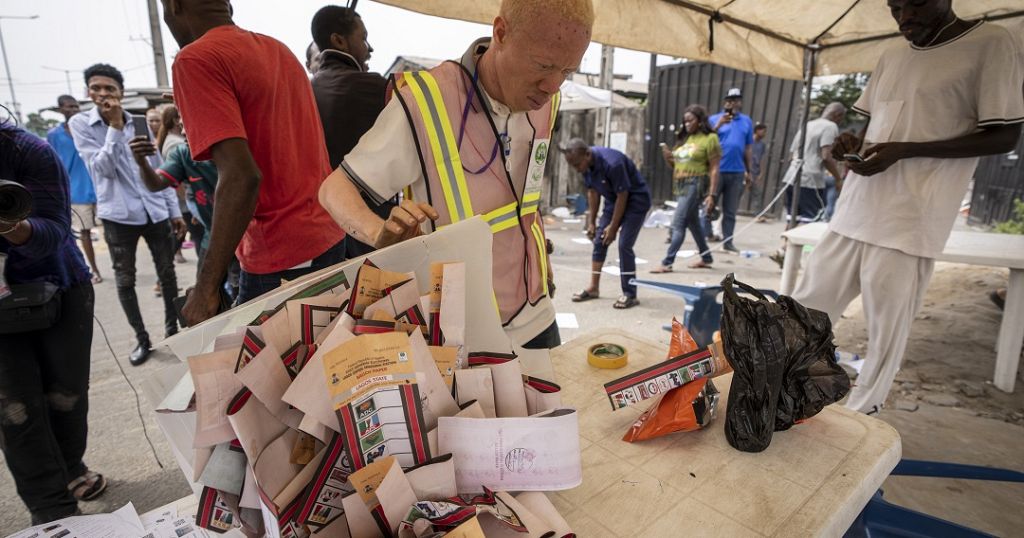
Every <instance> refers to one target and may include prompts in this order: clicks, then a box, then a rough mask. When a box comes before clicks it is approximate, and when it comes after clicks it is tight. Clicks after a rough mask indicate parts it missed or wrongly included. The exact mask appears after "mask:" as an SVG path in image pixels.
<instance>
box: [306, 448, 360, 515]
mask: <svg viewBox="0 0 1024 538" xmlns="http://www.w3.org/2000/svg"><path fill="white" fill-rule="evenodd" d="M353 470H354V469H353V468H352V462H351V461H350V460H349V458H348V455H347V454H346V453H345V446H344V442H343V441H342V438H341V436H340V435H338V434H335V435H334V436H333V438H332V439H331V442H330V444H328V445H327V449H326V451H325V454H324V457H323V459H321V460H320V464H319V465H318V466H317V468H316V472H315V473H314V474H313V480H312V481H311V482H310V484H309V486H307V489H306V491H305V492H303V494H302V495H301V496H300V498H301V499H303V501H302V505H301V506H300V507H299V512H298V515H297V517H296V521H297V522H298V523H300V524H305V525H308V526H309V527H311V528H313V529H314V532H315V531H317V530H319V529H322V528H324V527H327V526H328V525H330V524H331V523H332V522H333V521H334V520H336V519H337V518H339V517H341V516H343V515H345V510H344V509H343V507H342V504H341V499H342V498H343V497H344V496H346V495H348V494H350V493H352V492H353V491H354V490H353V489H352V486H351V485H350V484H349V482H348V476H349V475H350V474H352V471H353Z"/></svg>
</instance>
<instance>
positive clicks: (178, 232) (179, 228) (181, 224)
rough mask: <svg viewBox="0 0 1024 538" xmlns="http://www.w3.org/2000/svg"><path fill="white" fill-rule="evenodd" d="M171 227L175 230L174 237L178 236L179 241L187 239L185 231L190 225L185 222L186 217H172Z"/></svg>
mask: <svg viewBox="0 0 1024 538" xmlns="http://www.w3.org/2000/svg"><path fill="white" fill-rule="evenodd" d="M171 228H172V229H173V230H174V237H177V238H178V241H181V240H182V239H185V232H187V231H188V226H187V225H186V224H185V219H183V218H181V217H174V218H172V219H171Z"/></svg>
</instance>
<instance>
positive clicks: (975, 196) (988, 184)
mask: <svg viewBox="0 0 1024 538" xmlns="http://www.w3.org/2000/svg"><path fill="white" fill-rule="evenodd" d="M1021 161H1024V137H1022V138H1021V139H1020V140H1018V141H1017V149H1016V150H1015V151H1013V152H1011V153H1006V154H1003V155H993V156H991V157H985V158H983V159H981V162H980V163H978V169H977V171H975V172H974V190H973V192H972V193H971V212H970V216H969V217H968V222H970V223H971V224H995V223H997V222H1002V221H1004V220H1007V219H1009V218H1010V215H1011V214H1012V213H1013V201H1014V200H1019V199H1021V198H1024V162H1021Z"/></svg>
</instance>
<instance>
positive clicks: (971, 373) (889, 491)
mask: <svg viewBox="0 0 1024 538" xmlns="http://www.w3.org/2000/svg"><path fill="white" fill-rule="evenodd" d="M748 223H749V221H747V220H745V219H741V222H740V224H739V227H740V228H743V227H744V226H746V225H747V224H748ZM581 226H582V225H581V224H580V223H574V222H564V221H563V220H562V219H553V218H551V219H549V224H548V233H549V236H550V237H551V239H552V240H553V241H554V242H555V245H556V250H555V254H554V255H553V256H552V262H553V264H554V272H555V279H556V283H557V286H558V291H557V294H556V297H555V306H556V310H557V311H558V312H559V313H562V314H564V316H563V318H565V322H566V324H565V325H564V326H563V328H562V331H561V332H562V338H563V341H568V340H569V339H571V338H573V337H574V336H576V335H577V334H581V333H582V332H585V331H589V330H591V329H594V328H598V327H603V326H615V327H620V328H624V329H626V330H630V331H632V332H635V333H636V334H638V335H641V336H644V337H647V338H651V339H654V340H656V341H659V342H663V343H665V344H666V345H667V341H668V339H667V334H668V333H666V332H665V331H663V330H662V326H663V325H665V324H667V323H668V322H669V321H670V320H671V317H672V315H673V314H676V315H681V314H682V309H683V303H682V300H681V299H679V298H676V297H673V296H671V295H668V294H664V293H659V292H656V291H652V290H641V291H640V299H641V305H640V306H638V307H636V308H634V309H632V310H629V311H626V312H621V311H617V310H614V309H612V307H611V303H612V302H613V301H614V299H615V297H617V296H618V294H619V290H618V287H619V286H618V277H616V276H613V275H608V274H606V275H603V278H602V289H601V291H602V297H601V298H600V299H597V300H595V301H591V302H588V303H583V304H577V303H572V302H571V301H570V296H571V295H572V293H573V292H574V291H578V290H579V289H582V288H583V286H584V285H585V284H586V282H587V281H588V280H589V278H590V269H589V268H590V251H591V247H590V245H589V244H582V243H580V242H579V240H581V239H584V238H585V237H584V236H583V235H582V232H581V229H582V228H581ZM781 230H782V224H781V223H767V224H752V225H750V226H749V228H748V229H747V230H746V231H744V232H743V233H742V235H741V236H740V237H739V238H738V239H737V241H736V242H737V245H738V246H739V248H741V249H745V250H754V251H759V252H761V253H762V254H765V255H766V254H767V253H768V252H770V251H771V250H773V249H774V248H776V247H777V246H778V234H779V232H780V231H781ZM665 237H666V231H665V230H664V229H646V230H644V231H643V232H642V233H641V235H640V240H639V242H638V243H637V247H636V252H637V255H638V256H639V257H640V258H641V260H643V261H644V262H645V263H640V264H639V266H638V270H639V273H640V274H639V277H640V278H642V279H652V280H653V279H657V280H662V281H667V282H675V283H680V284H690V285H692V284H694V283H698V282H699V283H706V284H715V283H717V282H719V281H720V280H721V278H722V277H723V276H724V275H725V274H726V273H728V272H735V273H736V275H737V277H738V278H739V279H740V280H742V281H744V282H748V283H750V284H753V285H755V286H757V287H759V288H776V287H777V286H778V282H779V277H780V275H781V271H780V270H779V268H778V266H777V265H776V264H775V263H774V262H772V261H770V260H768V259H767V257H764V256H762V257H760V258H749V259H748V258H741V257H739V256H736V255H730V254H723V253H718V254H716V263H715V268H714V269H712V270H685V269H682V270H679V271H678V272H676V273H673V274H670V275H650V274H648V273H647V271H648V270H649V269H650V268H651V267H653V266H654V265H655V264H657V263H658V261H659V260H660V258H661V257H662V256H663V255H664V251H665V247H666V245H665V243H664V240H665ZM574 240H575V241H574ZM615 248H616V247H615V246H614V245H613V246H612V249H611V252H610V254H609V257H608V265H615V264H617V255H616V253H615V252H616V250H615ZM693 248H694V247H693V243H692V241H691V240H687V242H686V243H685V244H684V246H683V249H684V250H686V249H693ZM97 249H98V250H97V254H98V259H99V260H100V266H101V270H102V271H103V274H104V276H105V277H106V278H107V280H106V281H105V282H104V283H102V284H100V285H99V286H97V287H96V291H97V293H96V296H97V302H96V316H97V318H98V319H99V320H100V322H102V325H103V327H104V328H105V329H106V331H107V334H108V336H109V338H110V344H111V346H112V347H113V351H114V354H115V355H116V360H118V361H119V362H120V364H122V365H123V368H124V369H125V372H126V373H127V375H128V379H129V380H131V381H132V382H133V383H134V384H135V385H136V386H138V383H139V382H141V381H142V380H143V379H145V378H147V377H149V376H151V375H152V374H153V373H154V372H156V371H157V370H158V369H160V368H163V367H166V366H167V365H169V364H173V363H174V362H175V361H176V359H175V358H174V357H173V356H171V355H170V354H169V353H168V352H166V350H163V351H161V352H158V353H155V354H154V356H153V358H151V359H150V360H149V362H148V363H146V364H144V365H142V366H140V367H137V368H133V367H131V366H129V365H128V361H127V355H128V353H129V352H130V350H131V347H132V345H133V341H132V334H131V330H130V328H129V327H128V325H127V323H126V322H125V319H124V314H123V313H122V312H121V309H120V306H119V304H118V302H117V297H116V293H115V290H114V287H113V282H112V280H113V279H112V277H113V271H112V270H111V266H110V259H109V256H108V254H107V251H106V248H105V245H104V244H103V243H102V242H99V243H97ZM142 250H143V251H140V253H139V262H140V264H139V276H138V281H139V297H140V301H141V304H142V310H143V313H144V316H145V319H146V322H147V324H148V326H149V327H150V331H151V334H153V335H154V336H158V335H161V334H162V328H161V327H162V322H161V315H162V305H161V303H160V299H157V298H155V297H154V296H153V294H152V293H151V291H150V290H151V288H152V286H153V284H154V283H155V281H156V277H155V275H154V272H153V267H152V261H151V259H150V257H149V256H148V254H147V253H145V252H144V250H145V249H144V247H142ZM186 256H187V257H189V259H190V262H189V263H188V264H185V265H179V266H177V267H178V275H179V283H180V284H179V285H181V286H186V285H188V284H190V283H191V282H192V281H193V280H194V272H195V261H194V253H193V252H191V251H186ZM687 262H688V260H680V261H677V262H676V267H677V268H682V267H685V265H686V263H687ZM1006 275H1007V271H1006V270H1000V269H991V268H982V267H971V266H964V265H955V264H938V265H937V266H936V271H935V276H934V277H933V279H932V283H931V286H930V287H929V290H928V295H927V298H926V303H925V307H924V309H923V310H922V312H921V313H920V315H919V319H918V320H917V321H916V322H915V324H914V326H913V329H912V332H911V341H910V343H909V345H908V350H907V354H906V360H905V361H904V368H903V370H902V371H901V372H900V375H899V377H898V382H897V383H896V385H895V386H894V389H893V391H892V393H891V396H890V402H889V404H890V405H889V407H888V408H887V409H886V410H885V411H883V413H882V414H881V415H880V418H881V419H883V420H886V421H887V422H889V423H890V424H892V425H893V426H894V427H895V428H896V429H897V430H898V431H899V432H900V434H901V436H902V438H903V455H904V457H905V458H915V459H932V460H939V461H949V462H958V463H972V464H978V465H988V466H996V467H1004V468H1011V469H1015V470H1018V471H1024V450H1022V449H1021V447H1024V385H1021V384H1018V388H1017V391H1016V392H1015V393H1014V394H1005V393H1003V392H1001V391H999V390H997V389H995V387H993V386H992V385H991V384H990V379H991V375H992V371H993V367H994V364H995V351H994V349H995V348H994V346H995V341H996V335H997V333H998V328H999V320H1000V312H999V311H998V310H997V309H996V308H995V307H994V306H993V305H992V304H991V303H990V302H989V300H988V297H987V295H988V292H989V291H990V290H991V289H993V288H995V287H997V286H1002V285H1005V282H1006ZM573 323H575V324H576V325H578V326H579V328H571V327H570V326H571V325H572V324H573ZM97 329H99V326H98V325H97ZM835 332H836V343H837V345H838V346H839V347H840V349H843V350H847V351H851V352H859V353H863V350H864V349H866V347H865V337H866V335H865V329H864V317H863V314H862V312H861V311H860V306H859V302H858V301H854V303H853V304H852V305H851V307H850V308H849V309H848V310H847V312H846V314H845V316H844V320H843V321H842V322H840V323H839V324H838V325H837V326H836V330H835ZM581 360H582V358H581ZM114 361H115V358H114V356H112V354H111V352H110V350H109V349H108V347H107V344H106V343H105V341H104V339H103V335H102V333H101V332H100V331H99V330H97V332H96V335H95V338H94V340H93V353H92V381H91V383H92V384H91V390H90V403H91V409H90V416H89V423H90V438H89V448H88V452H87V454H86V462H87V463H88V464H89V465H90V467H92V468H93V469H95V470H97V471H99V472H102V473H104V474H105V475H106V476H107V478H108V480H109V481H110V487H109V490H108V491H107V493H106V494H105V495H104V496H103V497H101V498H100V499H98V500H96V501H94V502H89V503H82V504H81V507H82V510H83V511H84V512H86V513H97V512H107V511H112V510H114V509H117V508H119V507H120V506H123V505H124V504H125V503H126V502H128V501H132V502H133V503H134V504H135V507H136V508H137V509H138V510H139V511H140V512H143V511H146V510H150V509H152V508H155V507H158V506H160V505H162V504H164V503H167V502H170V501H173V500H175V499H177V498H180V497H182V496H184V495H187V494H188V493H189V490H188V487H187V485H186V483H185V481H184V479H183V477H182V475H181V472H180V471H179V470H178V468H177V465H176V464H175V462H174V460H173V457H172V456H171V453H170V450H169V449H168V446H167V444H166V442H165V441H164V440H163V436H162V434H161V433H160V432H159V430H158V429H157V428H156V425H155V423H154V422H153V420H152V418H151V415H152V409H151V408H150V406H149V405H148V403H147V402H146V400H145V398H143V399H142V415H143V417H144V423H145V425H146V428H147V429H148V432H149V436H150V437H151V438H152V440H153V443H154V445H155V446H156V455H157V457H159V459H160V461H161V462H162V464H163V468H161V467H159V466H158V465H157V463H156V460H155V458H154V455H153V454H152V453H151V451H150V449H149V446H148V444H147V442H146V437H145V435H144V432H143V428H142V422H140V420H139V417H138V415H137V412H136V409H135V397H134V395H133V393H132V390H131V389H130V388H129V386H128V384H127V383H126V381H125V379H124V378H122V377H121V374H120V372H119V370H118V368H117V366H116V364H115V362H114ZM1018 382H1019V383H1024V377H1021V376H1020V375H1018ZM883 489H884V490H885V497H886V498H887V499H889V500H891V501H893V502H896V503H898V504H901V505H903V506H907V507H911V508H913V509H916V510H920V511H923V512H926V513H929V514H933V515H938V516H941V517H943V518H946V519H951V520H953V521H957V522H960V523H963V524H966V525H969V526H972V527H974V528H977V529H980V530H984V531H987V532H990V533H994V534H997V535H1001V536H1012V535H1019V533H1020V529H1021V528H1022V527H1024V516H1022V514H1021V512H1020V509H1019V507H1020V506H1024V488H1022V487H1020V485H1019V484H1002V483H992V482H989V483H985V482H969V481H964V480H937V479H927V478H903V477H900V478H890V479H889V480H888V481H887V482H886V483H885V485H884V486H883ZM28 523H29V519H28V513H27V511H26V510H25V508H24V506H23V505H22V503H21V501H20V499H19V498H18V496H17V493H16V492H15V488H14V483H13V481H12V480H11V477H10V474H9V473H8V472H7V471H6V469H5V470H4V471H0V535H6V534H9V533H12V532H15V531H17V530H19V529H21V528H24V527H26V526H28Z"/></svg>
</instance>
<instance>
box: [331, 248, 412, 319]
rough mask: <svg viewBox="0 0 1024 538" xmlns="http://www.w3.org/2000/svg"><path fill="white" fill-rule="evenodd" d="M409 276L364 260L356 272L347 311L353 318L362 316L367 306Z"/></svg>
mask: <svg viewBox="0 0 1024 538" xmlns="http://www.w3.org/2000/svg"><path fill="white" fill-rule="evenodd" d="M409 278H410V276H409V275H407V274H404V273H398V272H395V271H385V270H383V269H380V268H378V267H377V266H376V265H374V264H373V262H371V261H370V260H366V261H364V262H363V264H362V265H361V266H360V267H359V272H358V273H356V279H355V281H356V283H355V286H353V288H352V298H351V300H350V301H349V303H348V307H347V308H346V309H345V311H346V312H348V314H349V315H350V316H352V317H353V318H356V319H360V318H362V317H363V313H364V312H365V311H366V308H367V307H369V306H370V305H372V304H373V303H376V302H377V301H379V300H381V299H382V298H383V297H384V295H386V294H387V293H388V291H390V290H391V289H392V288H395V287H397V286H398V285H400V284H402V283H404V282H405V281H407V280H409ZM417 297H419V295H417Z"/></svg>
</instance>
